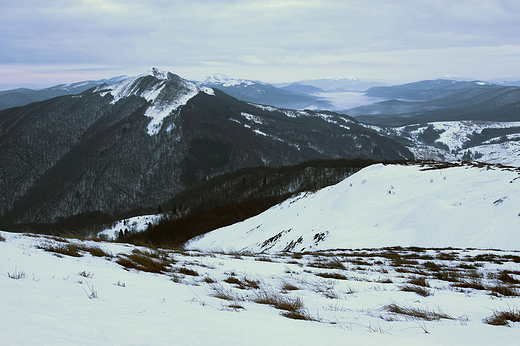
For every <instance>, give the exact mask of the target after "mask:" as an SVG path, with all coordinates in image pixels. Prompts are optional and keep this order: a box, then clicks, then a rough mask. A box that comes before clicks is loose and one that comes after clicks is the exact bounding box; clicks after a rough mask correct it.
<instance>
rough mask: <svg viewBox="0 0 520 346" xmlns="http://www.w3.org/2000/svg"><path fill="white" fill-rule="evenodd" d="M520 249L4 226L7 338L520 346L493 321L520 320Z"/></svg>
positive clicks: (1, 317)
mask: <svg viewBox="0 0 520 346" xmlns="http://www.w3.org/2000/svg"><path fill="white" fill-rule="evenodd" d="M518 255H519V253H518V252H504V251H479V250H453V249H445V250H420V249H374V250H364V251H336V252H327V253H312V254H301V255H300V256H292V254H291V253H280V254H262V255H257V256H252V255H249V254H239V253H229V254H225V253H201V252H197V251H183V250H179V251H175V250H166V249H160V250H152V249H147V248H143V247H136V246H133V245H129V244H119V243H114V242H93V241H79V240H77V239H63V238H57V237H50V236H39V235H34V234H12V233H7V232H0V287H1V289H0V302H1V304H0V331H1V336H0V345H9V346H10V345H53V346H55V345H190V346H191V345H207V344H209V345H284V346H286V345H345V344H352V345H495V344H500V345H517V344H518V334H519V333H518V322H516V323H514V322H511V321H508V320H506V321H504V322H503V324H505V325H509V326H510V327H512V328H508V327H506V326H496V325H490V324H489V323H491V322H488V321H489V320H490V319H492V320H494V321H496V319H494V318H493V317H494V316H495V315H496V314H500V313H501V312H505V313H507V314H509V316H512V317H510V319H515V318H516V317H515V316H518V315H520V313H519V312H518V308H517V306H518V299H519V298H518V296H517V294H518V282H519V281H518V278H519V277H520V276H519V275H518V273H519V269H520V264H519V263H518V260H519V258H520V257H519V256H518ZM331 256H333V257H331ZM360 256H362V257H360ZM439 268H449V271H448V269H442V270H439ZM448 273H449V274H450V276H448V275H447V274H448ZM497 278H500V279H497ZM421 280H422V281H421ZM459 280H460V281H459ZM503 280H507V281H508V282H516V284H511V283H507V286H506V284H505V283H503ZM421 282H422V286H419V284H421ZM470 284H471V286H470V287H474V288H468V285H470ZM461 287H466V288H461ZM500 292H502V293H500ZM508 292H509V293H508ZM503 293H508V294H509V295H508V296H505V295H504V294H503ZM511 293H512V294H513V295H510V294H511ZM419 294H421V295H419Z"/></svg>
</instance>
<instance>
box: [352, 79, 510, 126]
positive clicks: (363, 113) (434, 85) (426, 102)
mask: <svg viewBox="0 0 520 346" xmlns="http://www.w3.org/2000/svg"><path fill="white" fill-rule="evenodd" d="M365 95H366V96H369V97H380V98H385V99H387V100H386V101H381V102H376V103H373V104H370V105H366V106H361V107H356V108H353V109H350V110H349V111H348V113H349V115H352V116H354V117H356V119H358V120H360V121H362V122H366V123H369V124H374V125H383V126H403V125H410V124H421V123H426V122H434V121H459V120H483V121H519V120H520V112H519V110H520V87H514V86H502V85H496V84H490V83H486V82H481V81H471V82H467V81H453V80H431V81H420V82H416V83H409V84H404V85H397V86H389V87H376V88H371V89H369V90H367V91H366V92H365Z"/></svg>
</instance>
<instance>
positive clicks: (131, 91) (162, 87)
mask: <svg viewBox="0 0 520 346" xmlns="http://www.w3.org/2000/svg"><path fill="white" fill-rule="evenodd" d="M148 76H152V77H154V78H155V81H154V82H153V83H146V84H144V82H143V80H144V79H145V78H146V77H148ZM172 88H173V89H175V90H173V92H172V90H171V89H172ZM96 91H101V95H102V96H105V95H107V94H111V95H112V96H113V97H114V99H113V100H112V102H111V103H112V104H114V103H116V102H117V101H119V100H120V99H122V98H126V97H129V96H130V95H134V96H140V97H143V98H144V99H146V101H148V102H149V103H150V106H149V107H148V109H147V110H146V112H145V115H146V116H147V117H149V118H151V120H150V123H149V124H148V127H147V132H148V134H149V135H150V136H153V135H155V134H157V133H158V132H159V131H160V129H161V127H162V124H163V120H164V118H166V117H167V116H169V115H170V114H171V113H172V112H173V111H176V110H177V109H179V107H181V106H184V105H185V104H186V103H187V102H188V101H189V100H190V99H191V98H193V97H194V96H196V95H197V94H198V93H199V92H201V91H202V92H205V93H206V94H208V95H214V93H213V90H212V89H211V88H207V87H204V86H201V85H198V84H195V83H193V82H190V81H188V80H185V79H182V78H180V77H178V76H176V75H174V74H172V73H171V72H167V71H160V70H158V69H156V68H152V69H150V70H149V71H147V72H145V73H143V74H140V75H139V76H137V77H134V78H128V79H125V80H123V81H121V82H119V83H116V84H112V85H109V86H106V85H103V86H100V87H98V88H97V89H96ZM172 94H173V96H172ZM169 129H170V130H171V129H172V127H169Z"/></svg>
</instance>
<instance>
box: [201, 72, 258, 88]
mask: <svg viewBox="0 0 520 346" xmlns="http://www.w3.org/2000/svg"><path fill="white" fill-rule="evenodd" d="M202 84H209V85H221V86H223V87H232V86H237V85H240V84H245V85H253V84H255V82H253V81H251V80H247V79H233V78H230V77H228V76H226V75H225V74H222V73H215V74H212V75H211V76H207V77H206V79H205V80H204V82H203V83H202Z"/></svg>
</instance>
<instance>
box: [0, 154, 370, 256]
mask: <svg viewBox="0 0 520 346" xmlns="http://www.w3.org/2000/svg"><path fill="white" fill-rule="evenodd" d="M373 163H374V161H371V160H361V159H354V160H348V159H338V160H313V161H307V162H304V163H301V164H299V165H295V166H284V167H278V168H273V167H254V168H243V169H239V170H237V171H235V172H231V173H226V174H223V175H220V176H216V177H214V178H211V179H208V180H206V181H204V182H202V183H200V184H199V185H197V186H195V187H193V188H191V189H188V190H185V191H183V192H180V193H178V194H177V195H175V196H174V197H173V198H171V199H169V200H167V201H165V202H164V203H161V204H160V205H158V206H153V207H139V208H134V209H132V210H129V211H126V212H122V213H119V214H118V215H109V214H107V213H102V212H99V211H93V212H88V213H82V214H78V215H74V216H70V217H67V218H60V219H58V220H57V221H56V222H54V223H37V224H36V223H33V224H15V225H3V226H2V228H3V229H7V230H10V231H18V232H34V233H43V234H53V235H61V236H68V235H72V236H90V235H93V234H96V233H97V232H99V231H101V230H103V229H106V228H109V227H110V226H111V225H113V224H114V223H115V222H116V221H117V220H121V219H125V218H130V217H133V216H138V215H146V214H157V213H163V214H164V217H163V220H162V221H161V222H160V223H159V224H158V225H150V227H148V230H147V231H145V232H142V233H138V234H135V233H134V232H130V233H129V234H128V235H127V236H125V237H123V239H121V240H123V241H129V242H135V241H137V240H139V241H145V242H148V243H152V244H154V245H156V246H164V245H168V246H178V245H181V244H182V243H184V242H186V241H187V240H189V239H191V238H192V237H194V236H197V235H200V234H203V233H206V232H209V231H211V230H214V229H216V228H219V227H223V226H227V225H231V224H233V223H236V222H240V221H242V220H245V219H247V218H249V217H252V216H254V215H257V214H259V213H261V212H263V211H265V210H267V209H268V208H270V207H272V206H273V205H276V204H277V203H280V202H282V201H283V200H285V199H287V198H288V197H290V196H291V195H293V194H297V193H300V192H303V191H312V190H317V189H320V188H323V187H325V186H329V185H332V184H336V183H338V182H340V181H342V180H343V179H345V178H346V177H348V176H349V175H351V174H353V173H355V172H357V171H359V170H360V169H362V168H364V167H366V166H368V165H370V164H373Z"/></svg>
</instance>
